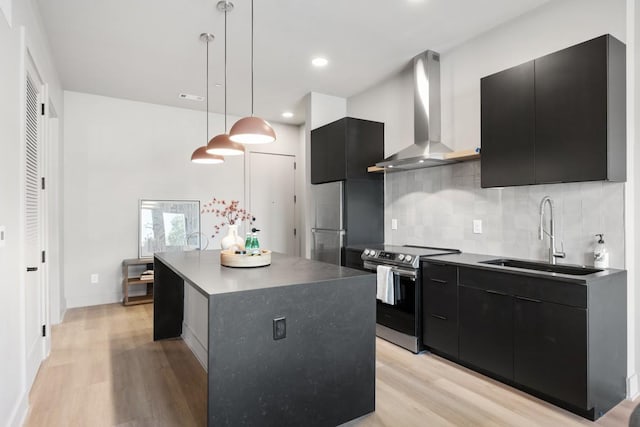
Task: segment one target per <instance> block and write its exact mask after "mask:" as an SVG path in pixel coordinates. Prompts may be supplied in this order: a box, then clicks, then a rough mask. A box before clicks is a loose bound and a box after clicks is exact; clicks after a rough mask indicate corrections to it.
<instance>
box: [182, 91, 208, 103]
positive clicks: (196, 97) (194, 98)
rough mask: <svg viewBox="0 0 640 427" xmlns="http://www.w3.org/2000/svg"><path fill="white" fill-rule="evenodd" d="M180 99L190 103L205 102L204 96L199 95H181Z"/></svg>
mask: <svg viewBox="0 0 640 427" xmlns="http://www.w3.org/2000/svg"><path fill="white" fill-rule="evenodd" d="M178 98H180V99H187V100H189V101H200V102H202V101H204V96H199V95H189V94H188V93H181V94H180V95H178Z"/></svg>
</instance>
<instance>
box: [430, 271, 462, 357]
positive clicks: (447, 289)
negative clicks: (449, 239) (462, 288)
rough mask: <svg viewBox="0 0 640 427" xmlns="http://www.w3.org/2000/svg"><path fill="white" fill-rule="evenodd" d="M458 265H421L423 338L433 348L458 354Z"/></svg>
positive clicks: (449, 354)
mask: <svg viewBox="0 0 640 427" xmlns="http://www.w3.org/2000/svg"><path fill="white" fill-rule="evenodd" d="M457 279H458V269H457V268H456V267H454V266H451V265H442V264H435V263H430V262H427V263H424V265H423V267H422V284H423V286H422V310H423V313H422V319H423V323H422V342H423V343H424V345H425V346H426V347H427V348H429V349H430V350H434V351H437V352H439V353H444V354H446V355H448V356H452V357H455V358H457V357H458V280H457Z"/></svg>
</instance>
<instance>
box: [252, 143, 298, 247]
mask: <svg viewBox="0 0 640 427" xmlns="http://www.w3.org/2000/svg"><path fill="white" fill-rule="evenodd" d="M249 156H250V157H249V175H250V177H249V200H250V202H249V211H250V212H251V213H252V214H253V215H255V217H256V223H255V224H254V226H255V227H256V228H258V229H260V230H261V231H260V233H259V240H260V246H261V247H263V248H265V249H270V250H272V251H275V252H281V253H285V254H288V255H295V248H296V245H295V242H296V236H295V235H294V228H295V203H294V195H295V170H294V162H295V157H294V156H287V155H280V154H266V153H256V152H251V153H250V154H249Z"/></svg>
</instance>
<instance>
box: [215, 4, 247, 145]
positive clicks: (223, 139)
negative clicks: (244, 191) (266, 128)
mask: <svg viewBox="0 0 640 427" xmlns="http://www.w3.org/2000/svg"><path fill="white" fill-rule="evenodd" d="M217 8H218V10H219V11H220V12H224V130H225V132H226V131H227V13H229V12H231V11H232V10H233V3H231V2H230V1H226V0H223V1H219V2H218V4H217ZM244 151H245V150H244V146H243V145H242V144H238V143H237V142H233V141H232V140H231V139H229V135H228V134H227V133H221V134H220V135H216V136H214V137H213V138H211V141H209V143H208V144H207V153H209V154H217V155H220V156H241V155H243V154H244Z"/></svg>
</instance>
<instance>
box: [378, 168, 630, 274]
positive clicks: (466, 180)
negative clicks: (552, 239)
mask: <svg viewBox="0 0 640 427" xmlns="http://www.w3.org/2000/svg"><path fill="white" fill-rule="evenodd" d="M385 190H386V191H385V235H386V236H387V238H386V241H387V242H388V243H391V244H416V245H430V246H442V247H451V248H458V249H461V250H463V251H465V252H476V253H484V254H489V255H496V256H510V257H515V258H526V259H537V260H546V259H547V256H548V253H547V250H548V245H549V243H548V240H547V238H546V237H545V240H544V241H540V240H538V224H539V216H538V212H539V205H540V200H541V199H542V198H543V197H544V196H547V195H548V196H550V197H551V198H552V199H553V201H554V218H555V221H556V223H555V227H556V237H557V242H558V247H560V243H561V242H562V243H563V244H564V251H565V252H566V253H567V258H566V259H565V260H561V262H567V263H572V264H589V265H591V264H593V259H592V258H593V255H592V254H593V245H594V243H595V236H594V235H595V234H596V233H604V234H605V241H606V242H607V247H608V248H609V251H610V253H611V255H610V260H611V267H616V268H624V184H623V183H609V182H581V183H567V184H546V185H531V186H520V187H506V188H500V189H493V188H492V189H483V188H481V187H480V162H479V161H472V162H464V163H458V164H454V165H450V166H443V167H437V168H428V169H417V170H412V171H408V172H397V173H389V174H386V176H385ZM391 218H398V222H399V227H398V230H391V227H390V223H391ZM474 219H481V220H482V225H483V230H482V234H473V230H472V221H473V220H474ZM546 227H548V225H546Z"/></svg>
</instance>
